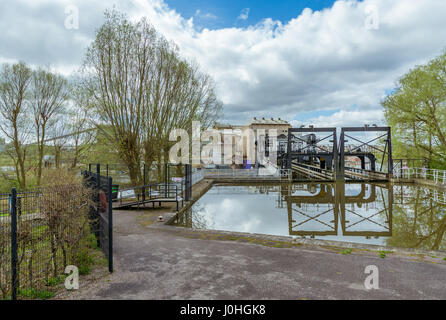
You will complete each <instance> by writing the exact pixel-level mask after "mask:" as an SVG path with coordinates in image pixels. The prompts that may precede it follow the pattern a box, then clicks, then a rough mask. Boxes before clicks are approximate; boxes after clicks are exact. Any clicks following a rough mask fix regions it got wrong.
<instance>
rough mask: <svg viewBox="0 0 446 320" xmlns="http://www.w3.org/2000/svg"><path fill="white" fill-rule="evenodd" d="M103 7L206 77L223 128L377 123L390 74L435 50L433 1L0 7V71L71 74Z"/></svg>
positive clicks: (229, 0)
mask: <svg viewBox="0 0 446 320" xmlns="http://www.w3.org/2000/svg"><path fill="white" fill-rule="evenodd" d="M113 6H115V7H116V8H117V9H118V10H120V11H122V12H125V13H127V14H128V16H129V17H130V18H131V19H134V20H137V19H140V18H141V17H143V16H146V17H147V18H148V19H149V20H150V21H151V23H152V24H153V25H154V26H155V27H156V28H157V29H158V30H159V31H160V32H161V33H162V34H164V36H165V37H167V38H168V39H170V40H173V41H174V42H176V43H177V44H178V46H179V47H180V49H181V52H182V54H183V55H184V56H185V57H187V58H188V59H193V60H195V61H197V62H198V63H199V64H200V66H201V68H202V70H203V71H205V72H207V73H209V74H211V75H212V76H213V78H214V80H215V81H216V85H217V90H218V94H219V97H220V99H221V100H222V101H223V103H224V118H225V119H224V121H225V122H231V123H244V122H246V121H247V120H248V119H249V118H251V117H253V116H258V117H280V118H282V119H286V120H289V121H292V123H293V124H294V125H296V126H297V125H301V124H314V125H324V126H343V125H363V124H373V123H382V122H383V120H384V119H383V113H382V108H381V106H380V101H381V100H382V99H383V97H385V95H386V94H388V93H390V92H392V90H393V89H394V87H395V83H396V81H397V80H398V78H399V77H400V76H401V75H403V74H404V73H405V72H407V71H408V70H409V69H410V68H411V67H413V66H415V65H417V64H420V63H424V62H426V61H428V60H429V59H431V58H433V57H435V56H437V55H439V54H441V53H442V52H443V50H444V49H445V48H446V19H445V17H446V1H443V0H422V1H419V0H416V1H414V0H363V1H356V0H338V1H331V0H312V1H309V0H294V1H292V0H285V1H266V0H238V1H235V0H213V1H211V0H189V1H184V0H164V1H163V0H119V1H91V0H71V1H69V0H2V1H1V2H0V30H2V32H0V63H1V62H14V61H17V60H23V61H26V62H28V63H30V64H32V65H50V66H52V67H53V68H55V69H57V70H58V71H60V72H62V73H64V74H67V75H68V74H70V72H72V71H74V70H76V69H77V68H78V67H79V65H80V64H81V63H82V59H83V55H84V53H85V49H86V48H87V46H88V45H89V43H90V42H91V41H92V39H93V38H94V34H95V30H96V29H97V28H98V27H99V26H100V24H101V23H102V21H103V12H104V10H105V9H107V8H111V7H113ZM76 11H78V18H79V19H78V26H77V28H76V25H73V23H72V22H73V21H74V20H72V19H71V18H72V17H73V14H75V12H76ZM67 26H68V28H67Z"/></svg>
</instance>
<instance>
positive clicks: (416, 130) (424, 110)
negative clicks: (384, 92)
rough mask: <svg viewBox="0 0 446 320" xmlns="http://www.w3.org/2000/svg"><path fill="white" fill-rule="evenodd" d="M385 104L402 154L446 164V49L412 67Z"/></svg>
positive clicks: (441, 164)
mask: <svg viewBox="0 0 446 320" xmlns="http://www.w3.org/2000/svg"><path fill="white" fill-rule="evenodd" d="M382 105H383V106H384V109H385V115H386V119H387V122H388V123H389V124H390V125H391V126H392V129H393V133H394V136H395V137H396V139H397V140H398V141H399V142H400V148H398V147H397V150H396V152H397V153H399V156H404V157H409V158H413V157H414V156H415V157H423V158H426V159H428V160H429V162H430V163H431V164H432V165H433V166H436V167H440V168H441V167H446V160H445V159H446V53H444V54H443V55H441V56H439V57H437V58H435V59H433V60H432V61H430V62H429V63H428V64H426V65H421V66H417V67H416V68H414V69H412V70H410V71H409V72H408V73H407V74H406V75H404V76H403V77H402V78H401V79H400V80H399V83H398V88H397V90H396V91H395V92H394V93H393V94H391V95H389V96H388V97H386V98H385V100H384V101H383V102H382ZM397 146H398V145H397Z"/></svg>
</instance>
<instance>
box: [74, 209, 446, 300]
mask: <svg viewBox="0 0 446 320" xmlns="http://www.w3.org/2000/svg"><path fill="white" fill-rule="evenodd" d="M141 215H142V213H141V212H137V211H118V212H115V213H114V216H115V239H114V240H115V241H114V243H115V265H116V271H115V273H113V274H112V275H110V276H107V277H106V278H105V279H101V280H99V281H96V282H95V283H93V284H90V285H88V286H84V287H82V283H81V288H80V290H78V291H76V292H73V293H70V294H69V295H68V297H67V298H69V299H291V300H299V299H446V262H445V261H443V260H442V259H437V260H435V261H431V262H420V261H415V260H416V259H418V258H416V257H410V256H395V255H393V254H391V255H388V256H387V257H386V258H384V259H383V258H380V257H379V256H378V255H377V254H376V253H373V254H372V253H368V252H358V253H357V252H356V251H354V252H353V253H352V254H350V255H343V254H340V253H339V252H336V250H329V249H326V248H322V247H314V248H313V247H308V248H306V247H305V246H302V247H299V248H274V247H267V246H264V245H261V244H252V243H242V242H238V241H220V240H204V239H201V238H199V237H195V238H191V237H188V236H185V234H184V232H183V231H179V230H182V229H179V228H175V227H161V228H159V227H157V222H154V223H153V224H151V225H150V226H148V225H149V224H150V223H151V221H152V220H154V219H155V218H156V216H157V215H159V213H152V214H151V215H149V214H147V216H144V214H143V215H142V216H141ZM144 219H146V220H144ZM368 265H375V266H377V267H378V268H379V287H380V289H379V290H371V291H367V290H366V289H365V287H364V280H365V278H366V277H367V275H366V274H365V273H364V270H365V268H366V266H368Z"/></svg>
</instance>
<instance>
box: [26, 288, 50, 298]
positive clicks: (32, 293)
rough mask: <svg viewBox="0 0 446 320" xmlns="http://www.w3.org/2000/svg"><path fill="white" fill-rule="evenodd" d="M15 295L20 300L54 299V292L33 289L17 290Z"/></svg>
mask: <svg viewBox="0 0 446 320" xmlns="http://www.w3.org/2000/svg"><path fill="white" fill-rule="evenodd" d="M17 295H18V296H19V297H21V298H29V299H42V300H46V299H50V298H52V297H54V292H51V291H48V290H38V289H35V288H27V289H19V290H18V292H17Z"/></svg>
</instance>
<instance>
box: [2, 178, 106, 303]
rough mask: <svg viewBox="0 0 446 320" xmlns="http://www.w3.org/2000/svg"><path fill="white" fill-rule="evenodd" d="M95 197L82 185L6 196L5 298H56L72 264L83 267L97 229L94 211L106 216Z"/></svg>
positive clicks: (4, 209) (4, 206)
mask: <svg viewBox="0 0 446 320" xmlns="http://www.w3.org/2000/svg"><path fill="white" fill-rule="evenodd" d="M93 195H95V193H94V192H93V191H92V190H91V189H90V188H86V187H84V186H82V185H58V186H52V187H46V188H39V189H36V190H32V191H27V192H17V190H16V189H15V188H13V189H11V192H10V193H9V194H0V300H1V299H13V300H15V299H17V298H25V299H26V298H36V297H38V298H42V297H43V296H45V297H50V295H51V292H52V289H51V286H54V285H55V284H58V283H60V282H61V279H63V278H62V277H63V275H64V271H65V268H66V267H67V266H68V265H76V266H77V267H79V268H81V267H83V263H84V262H82V261H83V260H82V256H83V255H85V251H84V250H88V248H92V245H93V243H92V242H91V237H90V235H91V233H95V231H96V230H94V229H92V227H91V225H90V224H88V223H87V222H88V219H89V215H90V213H91V212H90V211H91V210H95V211H96V210H98V214H101V215H103V214H105V213H106V208H105V209H104V212H102V211H101V209H102V208H103V207H102V206H101V205H103V203H102V202H101V200H102V199H101V197H97V202H99V203H97V202H96V201H94V200H92V196H93ZM104 199H105V200H107V195H105V197H104ZM110 203H111V201H110ZM105 205H106V206H107V203H105ZM90 209H91V210H90ZM85 267H88V268H89V266H87V265H85Z"/></svg>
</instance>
